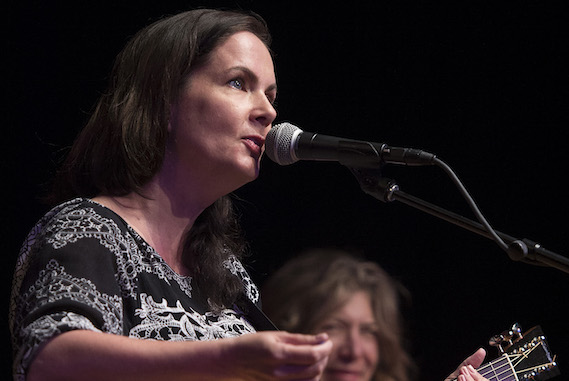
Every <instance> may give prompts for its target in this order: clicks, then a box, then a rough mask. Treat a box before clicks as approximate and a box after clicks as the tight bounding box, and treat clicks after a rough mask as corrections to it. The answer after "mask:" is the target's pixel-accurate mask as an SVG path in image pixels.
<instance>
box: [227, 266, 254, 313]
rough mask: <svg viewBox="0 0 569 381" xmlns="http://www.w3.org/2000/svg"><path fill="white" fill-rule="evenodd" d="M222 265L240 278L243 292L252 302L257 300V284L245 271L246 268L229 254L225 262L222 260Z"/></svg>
mask: <svg viewBox="0 0 569 381" xmlns="http://www.w3.org/2000/svg"><path fill="white" fill-rule="evenodd" d="M223 265H224V266H225V268H227V269H229V271H231V274H233V275H236V276H238V277H239V278H241V280H242V281H243V285H244V287H245V294H246V295H247V297H248V298H249V299H250V300H251V301H252V302H253V303H257V302H258V301H259V289H258V288H257V285H255V283H253V280H252V279H251V277H250V276H249V273H247V270H245V268H244V267H243V264H242V263H241V262H240V261H239V260H238V259H237V258H235V256H234V255H231V256H230V257H229V258H228V259H227V260H226V261H225V262H223Z"/></svg>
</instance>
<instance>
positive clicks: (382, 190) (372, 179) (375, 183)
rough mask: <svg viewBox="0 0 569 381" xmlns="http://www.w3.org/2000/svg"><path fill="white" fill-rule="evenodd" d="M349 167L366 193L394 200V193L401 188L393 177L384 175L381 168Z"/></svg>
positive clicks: (386, 200) (379, 198) (384, 200)
mask: <svg viewBox="0 0 569 381" xmlns="http://www.w3.org/2000/svg"><path fill="white" fill-rule="evenodd" d="M348 169H349V170H350V172H352V174H353V175H354V176H355V177H356V179H357V180H358V183H359V184H360V187H361V188H362V190H363V191H364V192H365V193H367V194H369V195H370V196H372V197H374V198H376V199H378V200H380V201H383V202H392V201H394V198H393V195H394V193H395V192H397V191H398V190H399V185H397V183H396V182H395V181H394V180H392V179H388V178H386V177H382V176H381V170H379V169H368V168H353V167H348Z"/></svg>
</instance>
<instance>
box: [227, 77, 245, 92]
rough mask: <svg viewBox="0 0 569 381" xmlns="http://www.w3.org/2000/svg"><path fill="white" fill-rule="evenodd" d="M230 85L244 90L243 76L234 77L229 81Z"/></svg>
mask: <svg viewBox="0 0 569 381" xmlns="http://www.w3.org/2000/svg"><path fill="white" fill-rule="evenodd" d="M227 84H228V85H229V86H231V87H234V88H236V89H237V90H244V88H245V82H244V81H243V80H242V79H241V78H234V79H232V80H230V81H229V82H228V83H227Z"/></svg>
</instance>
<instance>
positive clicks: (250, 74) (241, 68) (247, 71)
mask: <svg viewBox="0 0 569 381" xmlns="http://www.w3.org/2000/svg"><path fill="white" fill-rule="evenodd" d="M227 71H228V72H231V71H241V72H244V73H245V74H246V75H247V76H248V77H249V78H252V79H253V80H254V81H255V82H259V77H258V76H257V74H255V73H254V72H253V71H252V70H251V69H249V68H248V67H246V66H233V67H231V68H229V69H228V70H227ZM265 91H266V92H267V91H275V92H276V91H277V84H276V83H273V84H272V85H270V86H269V87H267V88H266V89H265Z"/></svg>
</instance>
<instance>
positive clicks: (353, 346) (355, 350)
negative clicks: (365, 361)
mask: <svg viewBox="0 0 569 381" xmlns="http://www.w3.org/2000/svg"><path fill="white" fill-rule="evenodd" d="M338 349H339V351H338V353H339V355H340V356H341V357H342V358H343V359H345V360H351V359H355V358H358V357H361V356H362V355H363V341H362V337H361V335H360V333H359V332H358V331H357V330H349V331H346V332H345V335H344V337H343V339H342V342H341V344H340V345H339V348H338Z"/></svg>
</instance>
